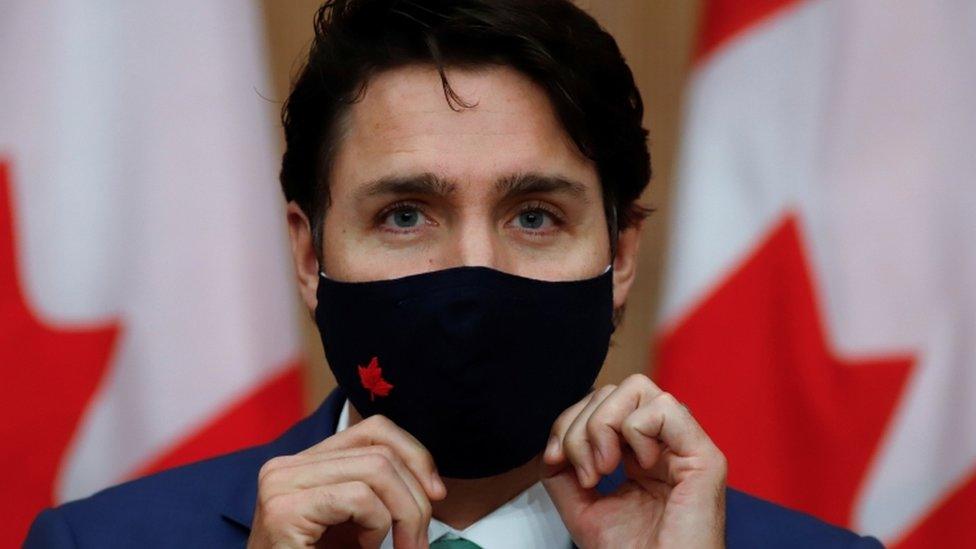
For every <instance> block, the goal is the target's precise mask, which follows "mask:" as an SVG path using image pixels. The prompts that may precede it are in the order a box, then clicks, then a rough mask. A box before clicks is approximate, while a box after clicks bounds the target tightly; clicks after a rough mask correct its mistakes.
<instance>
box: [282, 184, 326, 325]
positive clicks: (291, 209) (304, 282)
mask: <svg viewBox="0 0 976 549" xmlns="http://www.w3.org/2000/svg"><path fill="white" fill-rule="evenodd" d="M287 216H288V238H289V240H290V241H291V255H292V259H293V260H294V262H295V274H296V275H297V276H298V290H299V293H301V296H302V301H304V302H305V306H306V307H308V310H309V311H310V312H312V313H314V312H315V305H316V304H317V303H318V299H317V298H316V297H315V292H316V291H317V290H318V288H319V262H318V259H317V258H316V256H315V244H314V241H313V239H312V228H311V224H310V223H309V222H308V217H306V216H305V212H303V211H302V209H301V208H300V207H299V206H298V204H297V203H296V202H295V201H294V200H292V201H291V202H289V203H288V207H287Z"/></svg>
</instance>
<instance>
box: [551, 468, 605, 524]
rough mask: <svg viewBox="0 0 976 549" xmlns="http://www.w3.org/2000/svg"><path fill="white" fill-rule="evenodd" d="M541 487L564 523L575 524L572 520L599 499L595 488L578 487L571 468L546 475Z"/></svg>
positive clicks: (577, 480) (578, 484) (574, 473)
mask: <svg viewBox="0 0 976 549" xmlns="http://www.w3.org/2000/svg"><path fill="white" fill-rule="evenodd" d="M542 485H543V486H544V487H545V489H546V492H548V493H549V497H550V498H552V502H553V503H554V504H555V505H556V510H557V511H559V515H560V516H561V517H562V518H563V522H566V523H572V522H575V521H574V519H575V518H576V517H577V516H578V515H579V514H580V513H582V512H583V511H584V510H585V509H586V508H587V507H589V506H590V505H592V504H593V502H595V501H596V500H597V499H598V498H599V497H600V494H599V493H597V491H596V489H595V488H583V487H582V486H580V483H579V479H578V478H577V476H576V472H575V470H574V469H573V468H572V467H563V468H562V469H561V470H559V471H558V472H554V473H552V474H549V475H547V476H546V477H545V478H543V479H542Z"/></svg>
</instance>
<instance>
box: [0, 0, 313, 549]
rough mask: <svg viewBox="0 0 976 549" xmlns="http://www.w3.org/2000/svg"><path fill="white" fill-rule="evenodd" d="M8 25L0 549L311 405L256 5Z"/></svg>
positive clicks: (74, 5)
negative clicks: (65, 504) (105, 490)
mask: <svg viewBox="0 0 976 549" xmlns="http://www.w3.org/2000/svg"><path fill="white" fill-rule="evenodd" d="M2 11H3V15H2V17H0V375H2V378H0V379H2V380H0V416H2V420H0V516H2V517H3V520H2V522H3V527H2V528H0V547H14V546H17V545H19V544H20V542H21V540H22V539H23V536H24V535H25V533H26V531H27V527H28V524H29V523H30V521H31V519H32V517H33V516H34V515H35V514H36V513H37V512H38V511H40V510H41V508H43V507H45V506H48V505H52V504H55V503H57V502H60V501H64V500H67V499H73V498H77V497H81V496H86V495H88V494H91V493H92V492H94V491H95V490H97V489H99V488H102V487H105V486H107V485H110V484H114V483H117V482H119V481H122V480H125V479H127V478H131V477H133V476H135V475H139V474H142V473H146V472H150V471H153V470H157V469H160V468H164V467H168V466H171V465H176V464H179V463H182V462H186V461H190V460H195V459H198V458H202V457H205V456H208V455H212V454H216V453H221V452H224V451H229V450H231V449H234V448H237V447H240V446H244V445H248V444H252V443H258V442H262V441H265V440H267V439H269V438H271V437H272V436H274V435H275V434H277V433H278V432H280V431H281V430H283V429H284V428H285V427H286V426H287V425H289V424H291V423H292V422H293V421H294V420H296V419H297V418H299V417H300V415H301V412H302V394H301V393H302V392H301V380H300V357H301V354H300V342H299V339H298V335H297V334H298V331H297V329H296V320H297V319H296V316H295V303H296V300H295V292H294V283H293V276H292V274H291V270H290V267H289V261H288V255H287V246H286V243H287V240H286V235H285V230H284V216H283V215H282V213H283V209H282V204H281V197H280V191H279V189H278V188H277V183H276V168H275V158H274V156H275V153H276V150H277V142H276V140H275V134H274V132H275V129H274V128H275V122H274V121H275V119H274V105H273V104H272V103H271V102H269V101H268V100H266V99H264V98H262V97H261V93H265V94H266V95H267V94H268V89H269V87H270V86H269V79H268V76H267V69H266V63H267V61H266V57H265V55H266V52H265V50H264V44H263V37H264V32H263V26H262V19H261V12H260V9H259V8H258V6H257V5H256V4H255V3H251V2H197V1H191V0H178V1H177V0H174V1H170V2H165V3H161V2H110V3H107V4H106V3H104V2H97V3H95V2H74V1H67V0H64V1H55V0H47V1H37V0H15V1H12V2H7V3H5V4H4V7H3V10H2Z"/></svg>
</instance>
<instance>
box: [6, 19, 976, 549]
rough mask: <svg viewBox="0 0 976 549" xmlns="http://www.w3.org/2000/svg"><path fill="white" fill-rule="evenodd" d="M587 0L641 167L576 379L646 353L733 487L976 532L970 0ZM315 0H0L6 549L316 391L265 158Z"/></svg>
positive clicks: (320, 363) (924, 535)
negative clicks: (625, 262)
mask: <svg viewBox="0 0 976 549" xmlns="http://www.w3.org/2000/svg"><path fill="white" fill-rule="evenodd" d="M577 4H578V5H580V6H581V7H582V8H584V9H585V10H587V11H588V12H589V13H591V14H592V15H593V16H594V17H595V18H597V19H598V20H599V21H600V22H601V24H603V25H604V26H605V28H606V29H607V30H608V31H609V32H610V33H611V34H612V35H613V36H614V37H615V38H616V39H617V42H618V44H619V46H620V48H621V50H622V51H623V53H624V55H625V57H626V59H627V60H628V63H629V64H630V66H631V68H632V70H633V72H634V75H635V77H636V79H637V83H638V86H639V87H640V89H641V91H642V94H643V98H644V102H645V108H646V119H645V125H646V126H647V127H648V128H649V129H650V132H651V136H650V139H651V141H650V143H651V153H652V161H653V167H654V178H653V180H652V182H651V185H650V187H649V190H648V192H647V193H646V195H645V196H644V197H643V200H642V201H643V203H644V204H645V205H649V206H652V207H654V208H655V209H656V212H655V213H654V214H653V215H652V216H651V217H650V218H649V219H648V221H647V222H646V224H645V227H644V234H643V240H642V244H641V256H640V265H639V271H638V279H637V284H636V287H635V289H634V291H633V292H632V296H631V298H630V301H629V305H628V309H627V313H626V316H625V319H624V323H623V326H622V327H621V328H620V329H618V331H617V333H616V336H615V338H614V342H613V346H612V349H611V352H610V355H609V357H608V360H607V363H606V366H605V368H604V370H603V372H602V374H601V377H600V383H601V384H603V383H616V382H619V381H620V380H622V379H623V378H624V377H626V376H627V375H629V374H631V373H638V372H643V373H648V374H651V375H653V377H654V378H655V380H656V381H657V382H658V383H659V384H661V385H662V386H663V387H664V388H665V389H666V390H669V391H672V392H674V393H675V394H676V395H677V396H678V398H679V399H680V400H682V401H683V402H685V403H686V404H688V405H689V406H690V408H691V410H692V411H693V413H694V414H695V416H696V417H697V418H698V419H699V421H700V422H701V423H702V424H703V426H704V427H705V429H706V431H708V432H709V434H710V435H711V436H712V437H713V438H714V439H715V440H716V442H717V443H718V445H719V447H720V448H722V449H723V451H725V452H726V455H727V456H728V457H729V460H730V475H729V481H730V484H732V485H733V486H735V487H737V488H740V489H744V490H746V491H748V492H751V493H754V494H756V495H758V496H760V497H764V498H767V499H771V500H774V501H777V502H779V503H781V504H784V505H788V506H790V507H794V508H798V509H801V510H804V511H806V512H810V513H813V514H815V515H817V516H819V517H821V518H823V519H825V520H828V521H830V522H832V523H835V524H839V525H843V526H847V527H850V528H853V529H855V530H858V531H862V532H865V533H869V534H872V535H876V536H878V537H880V538H881V539H883V540H884V541H885V542H886V543H887V544H889V545H891V546H895V547H906V548H907V547H934V546H957V547H964V546H976V528H974V527H973V524H972V520H971V518H972V509H974V508H976V399H974V398H973V396H974V395H976V182H974V175H973V174H974V173H976V156H974V155H973V154H972V153H971V151H970V149H971V148H972V144H973V143H974V141H976V104H974V101H973V98H972V97H973V90H974V89H976V68H974V67H976V66H974V65H973V63H972V59H973V58H974V57H976V3H973V2H969V1H967V0H938V1H930V0H906V1H905V2H900V3H897V4H890V3H886V2H881V1H880V0H879V1H872V0H865V1H863V2H841V1H839V0H803V1H797V0H745V1H733V0H702V1H700V2H699V1H686V0H682V1H669V0H668V1H666V0H614V1H599V0H579V1H578V2H577ZM318 5H319V2H317V1H313V0H291V1H288V2H280V1H272V0H263V1H258V2H233V3H231V2H205V3H200V2H190V1H188V0H176V1H173V2H170V3H168V4H167V5H166V6H165V7H163V6H154V5H150V4H147V3H122V2H109V1H106V2H98V3H81V2H75V1H70V0H60V1H55V0H47V1H41V2H35V1H27V0H7V1H6V2H4V4H3V6H2V9H0V372H2V374H3V379H4V382H3V383H2V388H0V397H2V398H0V411H2V413H3V426H2V430H0V435H2V440H3V442H2V443H0V444H2V447H0V471H2V472H0V475H2V477H0V509H3V511H4V512H5V515H6V516H7V517H9V520H8V521H6V522H7V523H8V524H10V525H11V526H10V527H9V528H8V529H7V530H6V533H0V546H12V545H16V544H18V543H19V542H20V540H21V539H22V538H23V535H24V533H25V532H26V528H27V525H28V524H29V521H30V520H31V518H32V517H33V516H34V515H35V514H36V513H37V512H38V511H39V510H40V509H42V508H43V507H45V506H49V505H52V504H55V503H57V502H61V501H66V500H68V499H74V498H77V497H82V496H86V495H89V494H91V493H93V492H94V491H96V490H98V489H100V488H103V487H105V486H108V485H111V484H114V483H117V482H120V481H122V480H125V479H129V478H132V477H135V476H139V475H142V474H146V473H150V472H153V471H158V470H160V469H163V468H166V467H170V466H174V465H178V464H181V463H186V462H188V461H192V460H195V459H201V458H203V457H207V456H211V455H215V454H218V453H222V452H226V451H230V450H232V449H235V448H239V447H243V446H246V445H249V444H256V443H260V442H264V441H267V440H269V439H270V438H272V437H274V436H275V435H276V434H278V433H280V432H281V431H283V430H284V429H285V428H287V426H288V425H290V424H291V423H293V422H294V421H296V420H297V419H298V418H299V417H301V416H302V415H303V414H305V413H307V412H308V411H309V410H311V409H314V408H315V407H316V406H317V405H318V404H319V402H321V400H322V398H323V397H324V396H325V395H326V394H327V393H328V392H329V391H330V390H332V388H333V387H334V385H335V383H334V380H333V378H332V376H331V374H330V373H329V372H328V368H327V366H326V365H325V362H324V357H323V352H322V348H321V344H320V342H319V336H318V333H317V331H316V329H315V325H314V323H313V322H312V321H311V319H310V317H309V315H308V311H306V310H303V308H302V307H300V305H299V300H298V297H297V291H296V284H295V280H294V274H293V269H292V266H291V263H290V252H289V250H288V248H287V238H286V232H285V224H284V220H285V218H284V215H283V213H284V212H283V203H282V198H281V192H280V190H279V187H278V183H277V168H278V162H279V160H280V154H281V150H282V136H281V129H280V123H279V122H278V119H277V116H278V111H279V109H280V107H281V103H282V102H283V100H284V99H285V98H286V97H287V94H288V87H289V82H290V78H291V76H292V75H293V74H295V73H296V71H297V70H298V69H299V67H300V64H301V62H302V60H303V55H304V54H305V53H306V51H307V47H308V44H309V41H310V39H311V36H312V16H313V14H314V12H315V10H316V9H317V8H318Z"/></svg>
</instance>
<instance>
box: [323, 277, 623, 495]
mask: <svg viewBox="0 0 976 549" xmlns="http://www.w3.org/2000/svg"><path fill="white" fill-rule="evenodd" d="M317 295H318V306H317V307H316V309H315V319H316V322H317V324H318V328H319V332H320V334H321V336H322V343H323V346H324V347H325V355H326V358H327V359H328V361H329V366H330V367H331V368H332V372H333V373H334V374H335V377H336V379H337V380H338V382H339V387H340V388H341V389H342V390H343V391H344V392H345V393H346V395H347V397H348V398H349V400H350V401H351V403H352V404H353V406H355V407H356V410H358V411H359V413H360V414H362V416H363V417H368V416H371V415H373V414H382V415H384V416H386V417H388V418H389V419H391V420H392V421H393V422H394V423H396V424H397V425H399V426H400V427H402V428H403V429H404V430H406V431H407V432H409V433H410V434H412V435H413V436H415V437H417V439H418V440H420V442H421V443H422V444H423V445H424V446H426V447H427V449H428V450H430V452H431V454H432V455H433V456H434V461H435V462H436V463H437V467H438V470H439V472H440V473H441V474H442V475H443V476H446V477H452V478H483V477H489V476H494V475H497V474H500V473H503V472H505V471H509V470H511V469H514V468H516V467H518V466H520V465H523V464H525V463H527V462H528V461H529V460H530V459H532V457H534V456H535V455H537V454H538V453H540V452H541V451H542V450H543V448H544V447H545V444H546V441H547V439H548V435H549V430H550V428H551V427H552V424H553V422H554V421H555V420H556V417H558V416H559V414H560V413H562V412H563V411H564V410H565V409H566V408H568V407H569V406H571V405H572V404H574V403H576V402H577V401H578V400H580V399H581V398H583V397H584V396H585V395H586V394H587V392H588V391H589V390H590V389H591V387H592V385H593V382H594V381H595V379H596V376H597V373H598V372H599V371H600V367H601V366H602V365H603V360H604V358H605V357H606V354H607V348H608V346H609V343H610V334H611V333H612V332H613V324H612V317H613V274H612V271H611V270H610V269H608V270H607V272H605V273H604V274H602V275H600V276H598V277H595V278H591V279H587V280H579V281H570V282H546V281H541V280H534V279H530V278H524V277H520V276H516V275H511V274H506V273H503V272H500V271H496V270H493V269H489V268H486V267H458V268H453V269H447V270H442V271H435V272H430V273H424V274H419V275H414V276H408V277H405V278H398V279H395V280H382V281H375V282H337V281H335V280H330V279H328V278H326V277H325V276H324V275H323V274H320V276H319V286H318V292H317Z"/></svg>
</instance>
